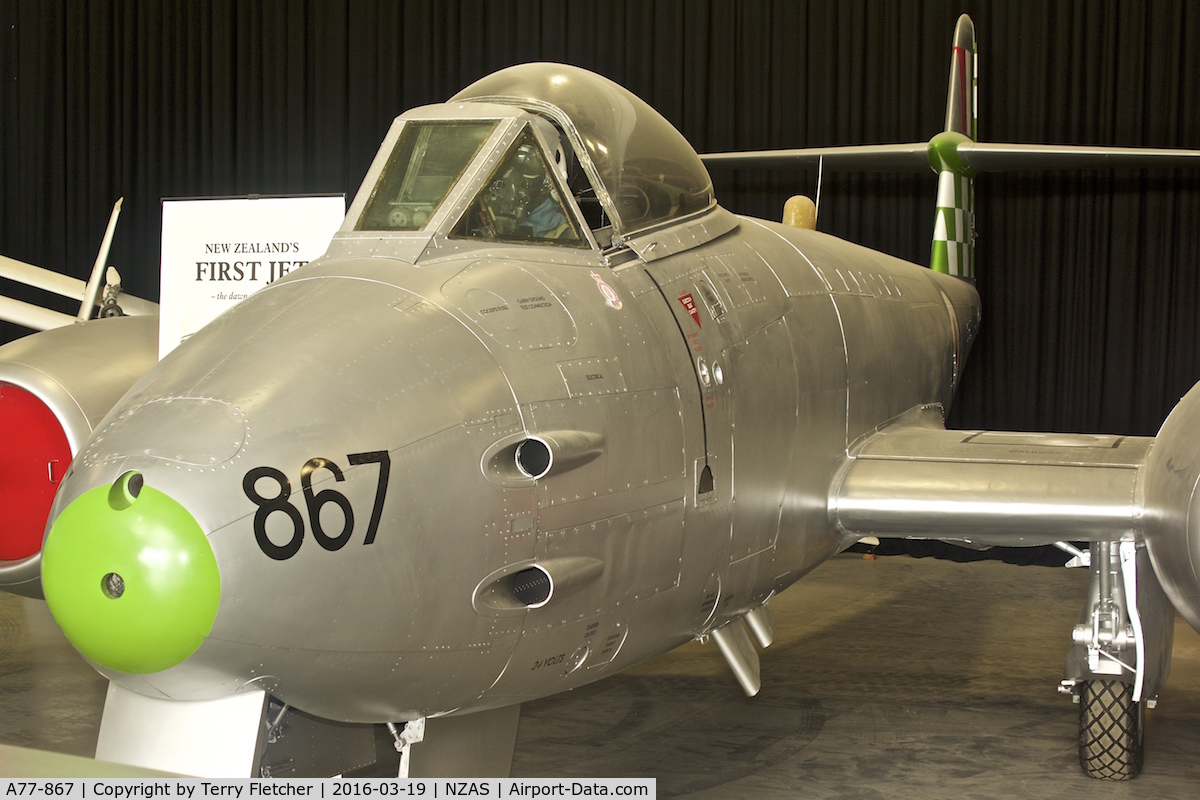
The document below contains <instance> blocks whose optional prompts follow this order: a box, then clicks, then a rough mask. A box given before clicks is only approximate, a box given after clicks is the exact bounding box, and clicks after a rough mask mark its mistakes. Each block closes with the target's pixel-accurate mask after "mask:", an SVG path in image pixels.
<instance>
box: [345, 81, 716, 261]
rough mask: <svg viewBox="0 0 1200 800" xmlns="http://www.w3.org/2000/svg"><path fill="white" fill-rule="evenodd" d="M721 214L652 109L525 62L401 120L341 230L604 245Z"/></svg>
mask: <svg viewBox="0 0 1200 800" xmlns="http://www.w3.org/2000/svg"><path fill="white" fill-rule="evenodd" d="M714 205H715V201H714V199H713V190H712V181H711V180H710V179H709V177H708V172H707V171H706V170H705V168H704V165H703V163H701V161H700V158H699V156H697V155H696V152H695V151H694V150H693V149H692V147H691V145H689V144H688V143H687V140H685V139H684V138H683V136H681V135H680V134H679V132H678V131H676V130H675V129H674V128H673V127H671V124H670V123H669V122H667V121H666V120H665V119H663V118H662V117H661V116H660V115H659V114H658V113H657V112H656V111H654V110H653V109H652V108H650V106H648V105H646V104H645V103H643V102H642V101H641V100H639V99H638V98H637V97H635V96H634V95H632V94H631V93H629V92H628V91H626V90H625V89H623V88H622V87H620V86H618V85H617V84H615V83H613V82H612V81H609V80H607V79H605V78H602V77H600V76H599V75H595V74H593V73H590V72H587V71H586V70H582V69H578V68H576V67H567V66H562V65H557V64H526V65H522V66H518V67H511V68H509V69H506V70H502V71H500V72H498V73H495V74H494V75H491V76H488V77H487V78H484V79H483V80H480V81H478V82H476V83H475V84H472V85H471V86H470V87H468V88H467V89H465V90H463V92H461V93H459V95H457V96H456V97H455V98H454V99H453V100H451V102H449V103H446V104H444V105H440V106H426V107H423V108H418V109H413V110H411V111H408V112H406V113H405V114H403V115H402V116H400V117H399V118H398V119H397V120H396V123H395V124H394V125H393V126H392V130H391V131H390V132H389V133H388V137H387V139H386V140H385V141H384V143H383V146H382V147H381V148H380V151H379V154H378V156H377V157H376V159H375V163H374V164H372V166H371V169H370V171H369V172H368V174H367V178H366V180H365V181H364V183H363V187H362V189H360V191H359V193H358V195H357V196H356V197H355V200H354V202H353V204H352V205H351V208H350V212H349V213H348V214H347V218H346V219H347V222H346V225H345V226H344V227H343V231H344V232H347V233H349V232H351V231H359V232H363V233H372V232H389V233H404V232H414V233H420V234H422V236H425V237H427V236H429V235H434V236H438V237H442V238H444V239H446V240H459V241H463V240H476V241H487V242H509V243H516V244H541V245H555V246H560V247H573V248H591V247H594V246H599V247H600V248H607V247H608V246H610V245H612V244H619V243H621V242H622V241H623V239H624V237H626V236H628V235H629V234H634V233H637V232H639V231H643V230H646V229H648V228H652V227H654V226H657V225H661V224H665V223H669V222H671V221H674V220H676V219H680V218H683V217H686V216H689V215H692V214H695V213H697V212H702V211H704V210H706V209H709V208H711V207H713V206H714Z"/></svg>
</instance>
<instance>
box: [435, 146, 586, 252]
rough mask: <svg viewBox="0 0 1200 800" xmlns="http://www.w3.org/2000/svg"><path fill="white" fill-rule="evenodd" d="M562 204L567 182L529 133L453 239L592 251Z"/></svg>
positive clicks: (473, 204) (503, 163)
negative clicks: (561, 178)
mask: <svg viewBox="0 0 1200 800" xmlns="http://www.w3.org/2000/svg"><path fill="white" fill-rule="evenodd" d="M562 198H563V196H562V189H561V182H560V181H558V180H556V179H555V177H554V173H553V170H551V168H550V165H549V164H548V163H547V159H546V157H545V155H544V154H543V151H542V148H541V147H540V146H539V145H538V141H537V138H536V137H535V136H534V135H533V131H532V130H530V129H529V128H528V127H526V128H525V130H524V131H523V132H522V134H521V135H520V136H519V137H517V140H516V141H515V142H514V143H513V145H512V147H511V148H510V149H509V151H508V153H507V154H506V155H505V156H504V159H503V160H502V161H501V162H500V166H498V167H497V168H496V171H495V172H494V173H492V176H491V177H490V178H489V179H488V181H487V183H485V184H484V187H483V190H482V191H480V192H479V194H478V195H477V196H476V197H475V199H474V200H472V201H471V204H470V205H469V206H468V207H467V211H466V213H465V214H464V215H463V217H462V219H460V220H459V222H458V224H457V225H455V226H454V232H453V234H452V236H453V237H454V238H459V239H483V240H485V241H493V242H518V243H522V244H556V245H565V246H567V247H588V246H589V245H588V242H587V240H586V239H585V238H584V235H583V233H582V232H581V231H580V229H579V224H578V223H577V222H576V220H575V218H574V217H573V216H572V215H571V212H570V211H569V210H568V208H567V206H566V204H565V203H564V202H563V199H562Z"/></svg>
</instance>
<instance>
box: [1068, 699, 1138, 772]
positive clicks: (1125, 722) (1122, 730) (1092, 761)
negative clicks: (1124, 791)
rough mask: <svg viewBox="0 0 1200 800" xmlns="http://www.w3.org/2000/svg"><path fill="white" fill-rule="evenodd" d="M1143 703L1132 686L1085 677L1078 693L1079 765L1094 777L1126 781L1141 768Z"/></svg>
mask: <svg viewBox="0 0 1200 800" xmlns="http://www.w3.org/2000/svg"><path fill="white" fill-rule="evenodd" d="M1142 728H1143V712H1142V704H1141V703H1135V702H1133V687H1132V686H1130V685H1129V684H1127V683H1120V682H1118V681H1105V680H1092V681H1085V682H1084V684H1083V691H1082V692H1081V693H1080V695H1079V765H1080V766H1081V767H1083V771H1084V772H1085V773H1087V774H1088V776H1090V777H1092V778H1098V779H1100V780H1104V781H1127V780H1129V779H1130V778H1133V777H1136V776H1137V774H1138V773H1139V772H1141V771H1142V755H1143V748H1142Z"/></svg>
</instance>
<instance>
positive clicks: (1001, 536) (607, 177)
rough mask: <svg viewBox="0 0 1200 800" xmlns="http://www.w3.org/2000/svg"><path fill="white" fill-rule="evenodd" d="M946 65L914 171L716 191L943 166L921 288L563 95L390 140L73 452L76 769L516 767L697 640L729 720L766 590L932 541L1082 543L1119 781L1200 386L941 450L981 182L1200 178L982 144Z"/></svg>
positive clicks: (1156, 155) (964, 434)
mask: <svg viewBox="0 0 1200 800" xmlns="http://www.w3.org/2000/svg"><path fill="white" fill-rule="evenodd" d="M953 52H954V58H953V60H952V69H951V78H950V91H949V95H950V103H949V106H948V111H947V125H946V132H944V133H942V134H939V136H937V137H935V139H934V140H933V141H932V142H930V143H922V144H919V145H897V146H890V147H866V148H861V147H860V148H844V149H843V148H830V149H825V150H818V151H794V152H785V153H765V154H733V155H729V156H726V157H723V158H718V157H713V158H711V159H710V161H711V163H712V164H719V163H721V162H725V163H733V164H763V163H768V162H772V161H778V162H779V163H786V164H795V163H799V162H802V161H805V160H809V161H818V160H819V161H821V162H822V163H824V164H825V165H826V166H828V167H830V168H833V167H837V166H849V167H861V166H866V167H876V166H883V167H899V168H909V167H911V166H912V165H913V164H914V163H916V164H919V165H921V166H922V168H928V167H929V166H932V167H933V168H934V170H935V171H936V172H938V174H939V176H940V177H939V191H938V198H939V199H938V210H937V215H938V226H937V234H936V238H937V241H935V243H934V246H933V266H934V269H932V270H931V269H927V268H925V267H920V266H916V265H913V264H909V263H905V262H902V261H899V260H897V259H895V258H891V257H889V256H886V255H883V254H880V253H877V252H873V251H870V250H867V249H864V248H862V247H858V246H856V245H853V244H849V243H847V242H844V241H841V240H839V239H836V238H833V237H831V236H828V235H824V234H821V233H817V232H815V231H814V230H810V229H806V228H805V227H804V226H795V225H781V224H776V223H771V222H764V221H761V220H755V219H750V218H746V217H738V216H735V215H734V214H732V213H730V212H728V211H726V210H725V209H723V208H722V207H721V206H719V205H718V204H717V203H716V200H715V198H714V196H713V189H712V183H711V180H710V178H709V174H708V172H707V169H706V167H705V164H704V162H703V161H702V160H701V158H700V157H699V156H697V154H696V153H695V151H694V150H693V149H692V148H691V147H690V146H689V145H688V143H687V142H686V141H685V140H684V138H683V137H682V136H681V135H680V134H679V133H678V132H677V131H676V130H675V129H674V128H672V127H671V125H670V124H669V123H667V122H666V121H665V120H664V119H663V118H662V117H661V116H660V115H659V114H657V113H656V112H655V111H654V110H653V109H651V108H650V107H649V106H648V105H646V104H645V103H643V102H642V101H641V100H639V99H638V98H637V97H635V96H634V95H632V94H631V93H630V92H628V91H627V90H625V89H623V88H622V87H620V86H618V85H616V84H614V83H613V82H611V81H609V80H607V79H605V78H602V77H600V76H598V75H595V74H592V73H589V72H586V71H584V70H581V69H577V68H573V67H567V66H560V65H553V64H529V65H523V66H518V67H512V68H509V69H506V70H503V71H501V72H498V73H496V74H493V75H491V76H489V77H486V78H484V79H482V80H480V81H478V82H477V83H475V84H473V85H471V86H470V87H468V88H467V89H465V90H463V91H462V92H460V93H459V94H458V95H456V96H455V97H453V98H452V99H451V100H450V101H449V102H448V103H446V104H444V105H435V106H429V107H424V108H418V109H414V110H412V111H409V112H407V113H405V114H403V115H401V116H400V117H399V118H398V119H397V120H396V121H395V124H394V125H393V126H392V128H391V130H390V132H389V133H388V135H387V138H386V139H385V141H384V142H383V145H382V147H381V148H380V150H379V154H378V156H377V157H376V159H375V161H374V163H373V164H372V166H371V168H370V170H369V172H368V173H367V176H366V179H365V180H364V182H363V185H362V188H361V189H360V190H359V192H358V194H357V196H356V197H355V199H354V202H353V204H352V205H351V207H350V210H349V213H348V214H347V216H346V219H345V222H344V224H343V226H342V228H341V230H340V232H339V233H338V234H337V235H336V236H335V238H334V240H333V243H332V244H331V245H330V247H329V250H328V253H327V254H326V255H325V256H324V257H323V258H321V259H320V260H318V261H315V262H313V263H311V264H309V265H308V266H307V267H305V268H303V269H301V270H298V271H296V272H294V273H292V274H290V275H288V276H286V277H285V278H283V279H280V280H278V281H276V282H275V283H273V284H272V285H271V286H270V287H268V288H267V289H265V290H263V291H262V292H260V293H258V294H256V295H254V296H252V297H251V298H249V299H248V300H246V301H244V302H243V303H242V304H240V305H239V306H237V307H235V308H234V309H232V310H231V311H229V312H228V313H226V314H225V315H223V316H221V317H220V318H218V319H217V320H216V321H214V322H213V323H212V324H210V325H209V326H208V327H206V328H204V329H203V330H202V331H200V332H199V333H197V334H195V335H194V336H193V337H192V338H191V339H190V340H189V341H188V342H186V343H185V344H184V345H182V346H181V347H179V348H178V349H177V350H175V351H174V352H172V353H171V354H170V355H168V356H167V357H166V358H165V359H163V360H162V361H161V362H160V363H158V364H157V365H155V366H154V367H152V368H150V369H149V371H148V372H147V373H146V374H145V376H144V377H142V378H141V379H140V380H139V381H138V382H137V383H136V384H135V385H133V387H132V389H130V391H129V392H128V393H127V394H125V396H124V397H123V398H122V399H121V400H119V401H118V402H116V403H115V405H113V406H112V408H111V411H109V412H108V414H107V416H105V417H104V419H103V420H102V421H100V422H98V423H97V424H95V426H94V427H95V430H94V432H92V433H91V435H90V437H87V438H86V440H85V441H82V442H81V443H80V444H79V446H78V448H75V449H73V450H72V452H73V453H74V460H73V462H72V463H71V466H70V470H69V472H68V473H67V474H66V476H65V478H64V479H63V480H62V484H61V486H60V488H59V489H58V492H57V495H56V497H55V499H54V502H53V507H52V508H51V510H50V512H49V519H48V524H47V527H48V531H47V533H46V537H45V541H44V547H43V550H42V552H41V554H40V555H34V556H30V557H29V558H28V559H26V560H25V561H24V562H22V563H24V564H26V567H25V570H26V572H25V573H22V575H23V576H24V580H25V584H24V586H25V588H26V590H27V591H31V592H33V591H36V584H34V585H32V586H31V585H30V583H29V581H30V576H29V570H30V569H33V570H35V572H34V577H35V578H36V569H37V568H38V567H40V581H41V583H40V587H41V590H42V591H44V594H45V597H46V600H47V602H48V604H49V606H50V610H51V612H52V613H53V615H54V617H55V619H56V620H57V622H58V623H59V625H60V626H61V627H62V629H63V631H64V632H65V633H66V635H67V637H68V638H69V639H70V640H71V641H72V643H73V644H74V645H75V646H76V647H77V648H78V649H79V651H80V652H81V653H82V654H83V655H84V656H85V657H86V658H87V659H88V660H89V661H90V662H92V663H93V664H94V665H95V666H96V668H97V669H98V670H100V672H102V673H103V674H104V675H106V676H107V677H108V678H109V679H110V681H111V687H110V689H109V694H108V699H107V705H106V708H105V713H104V719H103V723H102V727H101V732H100V742H99V746H98V748H97V756H98V757H100V758H106V759H110V760H117V761H124V762H127V763H136V764H142V765H147V766H154V767H159V768H165V769H172V770H179V771H183V772H189V773H193V774H206V775H222V774H223V775H239V774H240V775H250V774H259V771H260V770H261V769H262V768H263V766H264V765H267V766H269V761H270V754H271V752H272V748H275V747H278V746H279V741H278V739H279V733H280V731H281V730H282V729H283V727H284V725H285V724H286V719H288V718H289V717H292V716H295V714H296V713H301V714H303V715H304V717H303V718H304V719H307V720H309V721H310V722H311V724H312V725H316V726H319V725H321V724H324V723H322V722H321V721H322V720H328V721H335V722H341V723H376V724H378V723H384V724H388V725H389V727H390V728H391V730H392V731H393V733H394V735H395V737H396V743H397V747H398V749H400V750H401V751H402V761H401V770H402V771H403V772H406V773H407V774H412V775H416V774H436V773H438V772H440V773H442V774H454V773H457V774H463V773H466V774H484V773H486V772H488V771H495V772H500V773H503V772H505V771H506V770H507V768H508V761H509V759H510V757H511V749H512V742H513V737H514V736H515V728H516V721H517V713H518V709H519V707H520V704H521V703H522V702H525V701H528V700H533V699H536V698H540V697H545V696H547V695H551V694H554V693H557V692H562V691H566V690H569V689H572V688H575V687H579V686H582V685H584V684H587V683H590V682H592V681H595V680H598V679H600V678H603V677H606V676H608V675H612V674H614V673H616V672H619V671H620V670H622V669H625V668H626V667H629V666H631V665H633V664H637V663H639V662H641V661H644V660H646V659H648V658H650V657H652V656H654V655H657V654H659V653H663V652H665V651H667V650H670V649H671V648H674V647H677V646H679V645H681V644H684V643H686V642H689V641H692V640H695V639H697V638H700V637H706V636H707V637H711V638H712V639H713V640H714V641H715V642H716V643H717V644H718V645H719V647H720V650H721V652H722V654H723V655H724V657H725V659H726V661H727V662H728V664H729V666H730V668H731V669H732V671H733V673H734V675H735V676H736V679H737V681H738V682H739V683H740V685H741V686H742V688H743V689H744V690H745V692H746V693H747V694H748V695H753V694H755V693H756V692H757V691H758V688H759V668H758V663H759V662H758V655H757V652H756V649H755V645H756V644H757V645H758V646H759V647H763V646H766V645H767V644H768V643H769V642H770V641H771V635H772V634H771V628H772V622H771V616H770V613H769V612H768V605H769V603H770V601H771V599H772V597H774V596H775V595H776V594H777V593H778V592H780V591H782V590H784V589H785V588H787V587H788V586H789V585H790V584H792V583H793V582H794V581H796V580H797V579H799V578H800V577H802V576H803V575H805V574H806V573H807V572H809V571H810V570H812V569H814V568H815V567H817V566H818V565H819V564H820V563H821V562H822V561H824V560H826V559H828V558H829V557H830V556H832V555H834V554H836V553H838V552H839V551H841V550H844V549H845V548H847V547H848V546H850V545H851V544H853V543H854V542H855V541H857V540H859V539H860V538H862V537H866V536H921V537H932V538H940V539H945V540H949V541H959V542H968V543H970V544H973V545H976V546H986V545H1041V544H1047V543H1055V542H1065V541H1088V542H1090V543H1091V545H1090V549H1089V551H1087V552H1081V553H1079V554H1078V558H1079V559H1080V561H1081V562H1083V563H1090V568H1091V571H1092V582H1091V588H1090V592H1089V594H1088V596H1087V597H1085V598H1083V610H1082V612H1081V616H1080V624H1079V626H1078V627H1077V628H1076V629H1075V635H1074V642H1073V643H1064V644H1065V645H1069V646H1070V647H1071V648H1072V649H1071V655H1070V657H1069V659H1068V674H1067V676H1066V680H1065V681H1064V683H1063V687H1064V689H1065V690H1067V691H1069V692H1072V693H1075V694H1077V695H1079V696H1080V698H1081V703H1080V709H1081V731H1082V733H1083V736H1082V739H1081V753H1080V758H1081V762H1082V764H1083V767H1084V769H1085V770H1086V771H1087V772H1088V773H1089V774H1092V775H1095V776H1097V777H1105V778H1126V777H1131V776H1132V775H1134V774H1136V773H1137V771H1138V769H1139V768H1140V764H1141V748H1142V745H1141V742H1142V738H1141V737H1142V728H1141V723H1142V713H1143V709H1144V708H1145V706H1146V705H1147V703H1148V702H1150V701H1152V700H1153V699H1154V698H1155V697H1156V694H1157V692H1158V689H1159V686H1160V684H1161V683H1162V680H1163V678H1164V676H1165V673H1166V670H1167V667H1168V665H1169V661H1170V654H1171V633H1172V618H1173V613H1174V610H1178V611H1179V612H1180V613H1181V614H1182V615H1183V616H1184V617H1185V618H1186V619H1187V620H1188V622H1190V623H1191V624H1192V625H1193V627H1197V628H1198V629H1200V580H1198V579H1197V578H1196V575H1197V573H1198V572H1200V529H1197V522H1196V519H1197V517H1196V515H1194V514H1192V513H1191V512H1192V511H1193V508H1194V506H1195V505H1196V504H1197V502H1198V499H1197V497H1196V493H1195V487H1196V484H1197V479H1198V477H1200V446H1198V445H1200V443H1198V442H1197V439H1196V434H1195V430H1197V427H1198V426H1200V393H1198V391H1200V390H1193V391H1192V392H1191V393H1189V394H1188V395H1187V396H1186V397H1185V398H1183V400H1182V401H1181V402H1180V404H1179V406H1178V407H1177V408H1176V410H1175V411H1174V412H1173V413H1172V414H1171V416H1170V418H1169V419H1168V420H1167V421H1166V423H1165V424H1164V426H1163V428H1162V431H1161V433H1160V434H1159V436H1157V437H1154V438H1137V437H1117V436H1112V437H1109V436H1072V435H1054V434H1023V433H993V432H985V431H951V430H946V429H945V427H944V425H943V418H944V413H945V409H946V408H947V406H948V405H949V403H950V401H951V398H952V396H953V394H954V391H955V387H956V384H957V383H958V380H959V378H960V376H961V374H962V368H963V363H964V360H965V359H966V356H967V353H968V351H969V350H970V348H971V343H972V340H973V338H974V336H975V334H976V332H977V330H978V328H979V324H980V303H979V297H978V295H977V293H976V290H975V288H974V285H973V283H972V281H971V280H970V278H971V276H972V272H971V269H972V267H971V264H972V257H971V254H972V249H973V239H974V207H973V189H972V176H973V174H974V173H975V172H976V171H978V170H983V169H992V168H1006V167H1028V166H1037V165H1039V164H1042V165H1045V164H1055V165H1064V164H1089V163H1096V160H1097V159H1098V160H1101V161H1105V162H1107V163H1112V162H1120V163H1132V164H1147V163H1166V164H1175V163H1180V162H1183V161H1186V160H1188V159H1192V162H1193V163H1195V159H1196V158H1197V156H1198V154H1197V153H1195V152H1190V153H1181V152H1178V151H1175V152H1170V151H1150V150H1115V149H1106V150H1102V149H1095V148H1076V149H1065V148H1037V147H1027V148H1022V147H1017V146H1005V145H984V144H977V143H974V142H973V141H972V136H973V132H974V100H973V87H974V79H973V75H974V31H973V29H972V27H971V24H970V20H968V19H966V18H965V17H964V18H963V19H962V20H960V24H959V27H958V29H957V31H956V37H955V43H954V50H953ZM119 322H120V320H114V321H105V322H98V323H91V324H90V325H91V326H93V327H95V328H97V329H99V328H100V327H101V326H104V325H112V324H115V323H119ZM30 338H33V337H30ZM0 355H4V354H3V353H0ZM1064 546H1068V545H1064ZM28 565H34V566H32V567H31V566H28ZM13 582H14V583H15V582H16V581H15V579H14V581H13ZM264 722H265V723H266V724H265V725H264ZM331 726H332V725H331ZM422 737H423V739H424V741H423V742H421V743H420V744H414V743H415V742H419V741H421V739H422ZM283 738H284V739H286V736H284V737H283ZM268 740H271V741H268ZM264 751H265V753H266V754H265V755H264ZM435 754H439V755H437V756H436V757H435ZM455 754H458V760H457V761H455ZM423 760H424V762H425V763H424V764H422V763H421V762H422V761H423ZM337 768H338V769H340V768H342V765H339V766H338V767H337Z"/></svg>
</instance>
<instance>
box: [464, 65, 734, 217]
mask: <svg viewBox="0 0 1200 800" xmlns="http://www.w3.org/2000/svg"><path fill="white" fill-rule="evenodd" d="M462 101H475V102H487V103H501V104H504V105H513V106H517V107H519V108H523V109H525V110H526V111H531V112H534V113H537V114H540V115H542V116H544V117H546V118H548V119H550V120H551V121H552V122H554V123H555V125H557V126H558V127H559V128H560V129H561V130H562V131H563V133H565V134H566V136H567V138H568V139H569V140H570V142H571V145H572V147H573V149H574V151H575V155H576V157H577V158H578V159H579V162H580V165H581V166H582V167H583V169H584V171H585V172H586V173H587V175H588V178H589V179H590V180H591V182H592V185H593V186H594V188H595V190H596V196H597V198H598V199H599V201H600V203H601V204H602V205H603V206H604V208H605V211H606V213H607V214H608V216H609V218H610V219H611V220H612V223H613V229H614V231H615V232H616V233H617V234H619V235H626V234H630V233H633V232H635V231H638V230H642V229H644V228H648V227H651V226H654V225H658V224H661V223H665V222H669V221H671V220H674V219H678V218H680V217H685V216H688V215H689V214H693V213H695V212H697V211H703V210H704V209H707V208H709V207H710V206H712V205H713V204H714V203H715V200H714V198H713V188H712V179H711V178H709V175H708V170H706V169H705V168H704V164H703V162H701V160H700V157H699V156H698V155H696V151H695V150H694V149H693V148H692V146H691V145H690V144H688V141H687V139H685V138H683V135H682V134H680V133H679V131H677V130H675V128H674V127H673V126H672V125H671V123H669V122H667V120H666V119H664V118H663V116H662V115H661V114H659V113H658V112H657V111H655V110H654V109H653V108H651V107H650V106H649V105H648V104H647V103H645V102H643V101H642V100H641V99H640V98H638V97H637V96H636V95H634V94H633V93H632V92H630V91H629V90H628V89H626V88H624V87H623V86H620V85H618V84H616V83H613V82H612V81H610V80H608V79H607V78H604V77H602V76H600V75H597V74H595V73H594V72H589V71H587V70H585V69H581V68H579V67H572V66H567V65H565V64H549V63H537V64H521V65H519V66H515V67H509V68H508V69H503V70H500V71H499V72H495V73H493V74H491V75H488V76H487V77H485V78H481V79H480V80H478V81H476V82H475V83H473V84H471V85H470V86H468V87H467V88H466V89H463V90H462V91H461V92H459V93H458V94H456V95H455V96H454V97H453V98H451V102H462Z"/></svg>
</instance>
